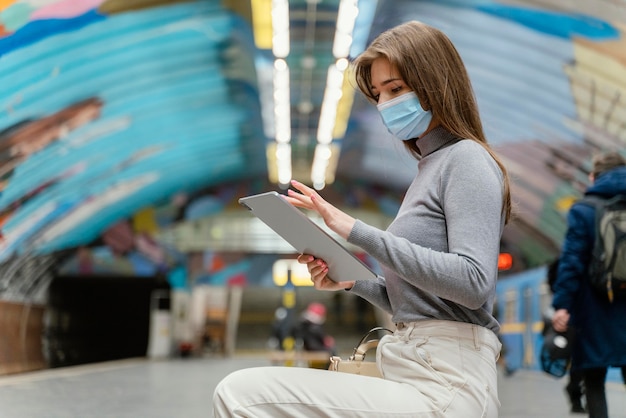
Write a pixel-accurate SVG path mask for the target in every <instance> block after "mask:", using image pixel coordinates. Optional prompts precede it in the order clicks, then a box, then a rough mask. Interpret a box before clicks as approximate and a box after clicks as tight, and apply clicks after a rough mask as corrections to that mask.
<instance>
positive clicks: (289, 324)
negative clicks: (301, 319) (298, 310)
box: [267, 306, 293, 350]
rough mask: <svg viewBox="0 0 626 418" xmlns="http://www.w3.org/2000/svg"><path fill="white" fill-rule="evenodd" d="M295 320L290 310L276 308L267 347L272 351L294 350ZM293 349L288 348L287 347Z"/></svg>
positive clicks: (281, 307)
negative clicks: (293, 331)
mask: <svg viewBox="0 0 626 418" xmlns="http://www.w3.org/2000/svg"><path fill="white" fill-rule="evenodd" d="M292 330H293V319H292V315H289V310H288V309H287V308H285V307H283V306H280V307H278V308H276V311H275V312H274V322H272V330H271V333H270V338H269V340H268V341H267V346H268V348H269V349H270V350H285V349H290V348H293V336H292ZM288 345H289V346H291V347H286V346H288Z"/></svg>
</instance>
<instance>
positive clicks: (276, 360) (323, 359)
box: [269, 350, 330, 369]
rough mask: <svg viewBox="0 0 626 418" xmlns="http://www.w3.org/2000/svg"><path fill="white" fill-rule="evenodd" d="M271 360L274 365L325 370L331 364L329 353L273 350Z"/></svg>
mask: <svg viewBox="0 0 626 418" xmlns="http://www.w3.org/2000/svg"><path fill="white" fill-rule="evenodd" d="M269 359H270V361H271V362H272V364H273V365H283V366H296V367H312V368H316V369H325V368H327V367H328V363H329V362H330V353H328V352H327V351H301V350H272V351H270V352H269Z"/></svg>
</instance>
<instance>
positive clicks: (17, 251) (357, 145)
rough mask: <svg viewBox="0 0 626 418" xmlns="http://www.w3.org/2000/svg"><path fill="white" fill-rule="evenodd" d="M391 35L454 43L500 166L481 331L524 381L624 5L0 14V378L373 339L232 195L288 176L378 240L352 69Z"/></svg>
mask: <svg viewBox="0 0 626 418" xmlns="http://www.w3.org/2000/svg"><path fill="white" fill-rule="evenodd" d="M408 20H419V21H422V22H425V23H427V24H430V25H432V26H435V27H437V28H439V29H441V30H442V31H444V32H445V33H446V34H447V35H448V36H449V37H450V39H451V40H452V41H453V43H454V44H455V46H456V47H457V49H458V50H459V53H460V54H461V56H462V58H463V60H464V62H465V64H466V66H467V70H468V73H469V75H470V79H471V81H472V84H473V88H474V91H475V95H476V98H477V101H478V105H479V108H480V112H481V118H482V120H483V125H484V128H485V131H486V135H487V138H488V139H489V142H490V143H491V144H492V146H493V147H494V149H495V150H496V152H497V153H498V155H499V156H500V157H501V158H502V159H503V161H504V163H505V165H506V167H507V169H508V170H509V173H510V176H511V182H512V183H511V184H512V185H511V187H512V199H513V205H514V218H513V221H512V222H511V223H510V224H509V225H508V226H507V227H506V228H505V230H504V235H503V237H502V241H501V265H500V266H499V268H500V274H499V293H498V296H499V297H500V296H501V297H500V300H499V303H500V304H501V309H500V312H501V313H502V315H503V316H502V317H501V318H499V319H500V321H501V323H502V329H503V333H504V334H505V335H504V338H505V341H507V342H508V344H509V346H510V347H511V348H510V351H509V355H510V356H511V358H510V359H509V362H510V363H511V364H513V365H514V367H515V368H516V369H527V370H537V369H538V364H537V355H536V354H537V353H536V349H537V343H538V341H539V340H538V338H539V337H538V332H537V324H538V323H540V321H541V310H542V309H543V308H545V307H546V306H547V304H548V303H549V300H548V294H547V289H546V284H545V280H546V267H547V265H548V264H549V263H550V262H552V261H553V260H554V259H555V258H556V257H557V256H558V254H559V251H560V248H561V244H562V241H563V238H564V234H565V230H566V214H567V211H568V209H569V207H570V206H571V204H572V203H573V202H574V201H575V200H576V199H578V198H580V197H581V196H582V193H583V191H584V189H585V188H586V187H587V185H588V184H589V183H588V182H589V180H588V174H589V171H590V164H591V158H592V156H593V155H594V154H595V153H597V152H599V151H606V150H617V151H619V152H621V153H622V154H624V155H626V1H624V0H596V1H593V2H589V1H586V0H567V1H564V0H498V1H496V0H439V1H434V0H433V1H428V0H221V1H219V0H133V1H124V0H37V1H31V0H0V150H1V154H0V155H1V157H0V158H1V160H0V175H1V182H0V377H2V376H15V375H19V374H23V373H32V372H36V371H43V370H47V369H54V368H63V367H71V366H76V365H81V364H90V363H98V362H105V361H111V360H120V359H126V358H136V357H146V358H159V359H163V358H166V359H167V358H172V359H173V358H182V357H194V358H202V357H205V356H216V355H218V356H224V357H225V358H229V357H232V356H236V355H238V354H241V353H251V352H255V353H259V352H262V353H263V352H266V351H268V350H269V348H268V346H267V342H268V338H269V336H270V330H271V326H272V323H273V321H274V320H275V313H276V310H277V308H280V307H283V308H286V309H287V310H288V312H289V314H290V315H292V316H296V315H298V314H299V312H300V311H302V310H303V309H305V307H306V306H307V304H308V303H309V302H310V301H321V302H322V303H324V304H325V305H326V307H327V309H328V321H327V324H326V326H327V328H328V329H329V331H330V332H331V333H332V334H335V335H338V334H342V335H344V336H345V339H344V338H342V339H338V344H339V348H340V349H341V350H350V349H351V348H352V347H353V344H354V341H355V339H358V338H359V336H360V335H361V334H362V332H363V331H364V330H367V329H369V328H370V327H372V326H375V325H377V324H378V325H380V324H385V325H388V321H389V319H388V318H387V317H386V316H385V314H383V313H381V312H380V311H378V310H377V309H375V308H373V307H372V306H368V303H367V302H365V303H363V301H362V300H359V299H357V298H356V297H350V295H333V294H331V293H330V292H317V291H315V290H314V289H313V288H312V287H311V282H310V280H309V277H308V272H307V271H306V268H304V270H303V266H302V265H299V264H298V263H297V262H296V261H295V257H296V256H297V253H295V252H294V249H293V247H291V246H290V245H289V244H288V243H286V242H285V241H284V240H282V238H280V237H279V236H278V235H277V234H276V233H274V232H273V231H272V230H271V229H269V228H268V227H267V226H266V225H264V224H263V223H262V222H261V221H260V220H258V219H257V218H255V217H254V216H252V215H251V214H250V213H249V212H248V211H247V210H246V209H245V208H243V207H242V206H241V205H239V204H238V199H239V198H240V197H243V196H247V195H251V194H256V193H261V192H266V191H272V190H274V191H278V192H280V193H285V191H286V189H287V188H288V183H289V181H290V180H291V179H296V180H299V181H301V182H303V183H305V184H308V185H310V186H311V187H314V188H316V189H317V190H318V191H319V193H320V194H321V195H322V196H323V197H324V198H325V199H327V200H328V201H330V202H331V203H333V204H335V205H336V206H338V207H340V208H341V209H343V210H345V211H346V212H348V213H350V214H352V215H353V216H354V217H356V218H359V219H362V220H364V221H366V222H368V223H370V224H372V225H374V226H377V227H379V228H381V229H384V228H385V227H386V226H387V225H388V224H389V222H390V221H391V219H392V218H393V216H394V215H395V213H396V211H397V210H398V207H399V203H400V201H401V199H402V197H403V193H404V191H405V190H406V188H407V186H408V185H409V183H410V182H411V180H412V178H413V177H414V176H415V173H416V170H417V165H416V163H415V160H413V159H412V158H411V157H410V156H409V155H408V154H407V153H406V152H405V150H404V149H403V147H402V145H401V144H400V141H396V140H394V139H392V137H391V134H389V133H388V132H387V129H386V128H385V126H384V125H383V123H382V121H381V118H380V116H379V114H378V112H377V111H376V107H375V106H372V104H371V103H369V102H367V100H366V99H365V98H364V97H363V95H362V94H360V93H359V92H358V90H357V89H356V87H355V83H354V80H353V78H352V75H353V74H352V73H351V68H350V65H349V63H350V61H351V60H352V59H354V57H356V56H358V54H359V53H360V52H362V51H363V49H364V48H365V46H366V45H367V44H368V42H369V41H370V40H371V39H372V38H373V37H375V36H376V35H377V34H379V33H381V32H382V31H384V30H385V29H387V28H390V27H392V26H395V25H397V24H399V23H402V22H405V21H408ZM311 216H312V218H313V219H314V221H316V222H317V223H319V224H320V225H322V221H321V220H320V219H318V218H315V217H314V216H313V215H311ZM344 244H345V245H346V246H348V244H346V243H344ZM348 247H349V246H348ZM349 248H350V249H352V250H353V251H354V252H355V254H356V255H357V256H358V257H360V258H361V259H362V260H363V261H364V262H365V263H366V264H370V266H371V267H372V268H374V269H376V268H377V266H376V262H375V261H374V260H372V259H370V258H369V256H368V255H367V254H365V253H362V252H359V249H358V248H351V247H349ZM500 284H501V286H500ZM529 289H530V293H529ZM531 299H532V300H531ZM531 311H532V312H531ZM520 327H521V328H520ZM507 333H509V335H508V336H507V335H506V334H507ZM506 338H508V340H506ZM529 351H530V352H529ZM615 376H616V375H615ZM615 379H616V378H615ZM0 415H1V414H0Z"/></svg>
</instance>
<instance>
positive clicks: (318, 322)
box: [295, 302, 336, 357]
mask: <svg viewBox="0 0 626 418" xmlns="http://www.w3.org/2000/svg"><path fill="white" fill-rule="evenodd" d="M325 322H326V306H324V305H323V304H322V303H319V302H311V303H310V304H309V305H308V306H307V308H306V310H305V311H304V312H302V315H301V316H300V320H299V322H298V325H297V327H296V329H295V337H296V340H298V341H301V342H302V349H303V350H305V351H327V352H328V353H329V357H330V356H334V355H336V351H335V339H334V338H333V337H332V336H331V335H329V334H327V332H326V330H325V329H324V323H325Z"/></svg>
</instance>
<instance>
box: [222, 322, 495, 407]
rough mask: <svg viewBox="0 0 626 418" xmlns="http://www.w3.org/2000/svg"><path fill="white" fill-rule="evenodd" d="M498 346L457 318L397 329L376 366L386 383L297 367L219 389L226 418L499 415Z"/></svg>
mask: <svg viewBox="0 0 626 418" xmlns="http://www.w3.org/2000/svg"><path fill="white" fill-rule="evenodd" d="M499 353H500V342H499V341H498V338H497V337H496V335H495V334H494V333H493V332H491V331H490V330H487V329H486V328H483V327H480V326H477V325H472V324H467V323H462V322H452V321H438V320H429V321H420V322H414V323H409V324H398V329H397V330H396V331H395V332H394V334H393V335H386V336H384V337H383V338H382V339H381V341H380V343H379V345H378V349H377V350H376V361H377V363H378V366H379V368H380V369H381V371H382V373H383V376H384V379H380V378H375V377H366V376H358V375H353V374H348V373H338V372H330V371H326V370H319V369H307V368H298V367H257V368H250V369H243V370H238V371H236V372H233V373H231V374H230V375H228V376H226V377H225V378H224V379H223V380H222V381H221V382H220V383H219V384H218V386H217V388H216V389H215V393H214V396H213V408H214V416H215V417H216V418H223V417H250V418H251V417H259V418H260V417H267V418H277V417H296V418H299V417H337V418H345V417H372V418H374V417H376V418H382V417H395V418H399V417H463V418H466V417H472V418H474V417H476V418H477V417H489V418H494V417H497V416H498V408H499V406H500V402H499V401H498V392H497V370H496V360H497V358H498V356H499Z"/></svg>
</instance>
